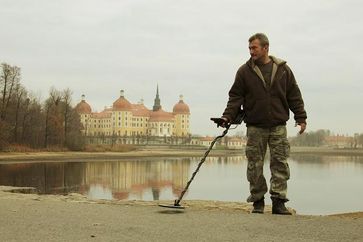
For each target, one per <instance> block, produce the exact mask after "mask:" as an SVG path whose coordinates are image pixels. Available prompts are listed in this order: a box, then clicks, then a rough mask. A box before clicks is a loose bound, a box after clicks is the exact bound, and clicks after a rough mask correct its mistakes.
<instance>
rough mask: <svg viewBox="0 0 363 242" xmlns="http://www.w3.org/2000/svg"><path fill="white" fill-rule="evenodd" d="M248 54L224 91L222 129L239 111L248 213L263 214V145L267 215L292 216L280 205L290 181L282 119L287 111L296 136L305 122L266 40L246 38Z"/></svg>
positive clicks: (290, 81) (293, 87)
mask: <svg viewBox="0 0 363 242" xmlns="http://www.w3.org/2000/svg"><path fill="white" fill-rule="evenodd" d="M249 50H250V55H251V58H250V59H249V60H248V61H247V62H246V63H245V64H244V65H242V66H241V67H240V68H239V69H238V71H237V74H236V78H235V81H234V84H233V85H232V87H231V89H230V91H229V100H228V103H227V107H226V109H225V110H224V113H223V116H222V119H223V120H224V123H223V125H222V126H226V125H227V124H228V123H230V122H231V121H233V120H234V119H235V118H236V116H237V114H238V112H239V111H240V109H241V106H242V107H243V110H244V111H245V119H244V121H245V123H246V126H247V145H246V156H247V160H248V168H247V179H248V181H249V183H250V196H249V197H248V198H247V202H253V210H252V213H263V212H264V207H265V201H264V195H265V194H266V192H267V184H266V180H265V177H264V175H263V164H264V158H265V154H266V149H267V145H268V146H269V149H270V156H271V161H270V170H271V180H270V191H269V192H270V195H271V199H272V213H273V214H284V215H291V213H290V212H289V211H288V210H287V208H286V207H285V202H287V201H288V199H287V197H286V193H287V180H288V179H289V178H290V170H289V166H288V164H287V157H288V155H289V151H290V146H289V143H288V140H287V134H286V121H287V120H288V119H289V110H291V111H292V112H293V113H294V119H295V121H296V125H299V126H300V131H299V133H300V134H302V133H303V132H304V130H305V128H306V118H307V116H306V112H305V109H304V102H303V99H302V96H301V93H300V90H299V87H298V85H297V83H296V80H295V78H294V75H293V73H292V71H291V69H290V68H289V67H288V66H287V65H286V61H283V60H281V59H278V58H276V57H273V56H269V55H268V52H269V40H268V38H267V36H266V35H265V34H262V33H257V34H255V35H253V36H251V37H250V39H249Z"/></svg>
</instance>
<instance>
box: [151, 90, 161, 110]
mask: <svg viewBox="0 0 363 242" xmlns="http://www.w3.org/2000/svg"><path fill="white" fill-rule="evenodd" d="M159 109H161V105H160V98H159V84H158V85H157V86H156V97H155V99H154V106H153V111H158V110H159Z"/></svg>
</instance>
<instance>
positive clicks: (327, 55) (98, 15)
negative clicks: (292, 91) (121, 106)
mask: <svg viewBox="0 0 363 242" xmlns="http://www.w3.org/2000/svg"><path fill="white" fill-rule="evenodd" d="M362 9H363V2H362V1H358V0H356V1H354V0H346V1H334V0H329V1H328V0H310V1H301V0H290V1H287V0H286V1H282V0H274V1H244V0H235V1H232V0H224V1H214V0H208V1H207V0H205V1H204V0H185V1H172V0H107V1H106V0H99V1H96V0H83V1H77V0H59V1H49V0H33V1H28V0H0V62H6V63H9V64H11V65H17V66H19V67H21V69H22V83H23V85H24V86H25V87H26V88H27V89H28V90H31V91H32V92H34V93H35V94H36V95H41V97H42V98H43V99H45V98H46V97H47V94H48V91H49V89H50V88H51V87H55V88H57V89H65V88H70V89H71V90H72V91H73V102H74V104H76V103H77V102H79V101H80V98H81V95H82V94H85V95H86V101H87V102H88V103H89V104H90V105H91V107H92V109H93V110H94V111H101V110H102V109H103V108H104V106H110V105H112V103H113V102H114V101H115V100H116V99H117V98H118V97H119V93H120V90H121V89H124V90H125V96H126V98H127V99H128V100H129V101H130V102H132V103H136V102H138V101H139V100H140V99H141V98H143V99H144V104H145V105H146V106H147V107H148V108H152V105H153V101H154V98H155V92H156V85H157V84H159V90H160V98H161V104H162V106H163V109H164V110H166V111H172V108H173V106H174V104H176V103H177V102H178V100H179V95H180V94H183V95H184V101H185V102H186V103H187V104H188V105H189V107H190V110H191V131H192V133H194V134H201V135H207V134H209V135H215V134H219V133H220V132H221V131H222V130H221V129H216V128H215V126H214V125H213V124H212V123H211V122H210V121H209V118H210V117H219V116H220V115H221V113H222V112H223V110H224V108H225V105H226V102H227V99H228V90H229V89H230V87H231V85H232V83H233V81H234V76H235V73H236V71H237V69H238V67H239V66H240V65H242V64H243V63H245V62H246V60H248V58H249V52H248V38H249V37H250V36H251V35H252V34H254V33H256V32H264V33H266V34H267V35H268V37H269V39H270V54H271V55H274V56H277V57H279V58H282V59H284V60H286V61H287V63H288V65H289V66H290V67H291V69H292V70H293V72H294V74H295V77H296V79H297V81H298V84H299V86H300V89H301V91H302V94H303V97H304V101H305V105H306V110H307V113H308V120H307V122H308V129H307V131H314V130H317V129H330V130H332V131H334V132H335V133H339V134H353V133H355V132H358V133H363V115H362V113H361V109H362V108H361V105H362V104H363V79H362V75H363V73H362V70H363V60H362V54H363V45H362V40H363V28H362V26H363V17H362ZM293 126H294V121H293V120H290V121H289V123H288V131H289V136H293V135H295V134H296V133H297V128H294V127H293ZM238 131H244V132H245V127H244V126H243V128H241V127H239V128H238Z"/></svg>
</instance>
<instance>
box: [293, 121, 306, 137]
mask: <svg viewBox="0 0 363 242" xmlns="http://www.w3.org/2000/svg"><path fill="white" fill-rule="evenodd" d="M298 125H299V126H300V131H299V134H302V133H304V131H305V129H306V123H296V124H295V127H296V126H298Z"/></svg>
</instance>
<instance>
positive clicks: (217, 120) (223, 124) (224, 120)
mask: <svg viewBox="0 0 363 242" xmlns="http://www.w3.org/2000/svg"><path fill="white" fill-rule="evenodd" d="M210 119H211V120H212V121H213V122H214V123H216V124H217V128H218V127H219V126H221V127H223V128H226V127H227V125H228V123H229V121H228V119H227V118H225V117H221V118H210Z"/></svg>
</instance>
